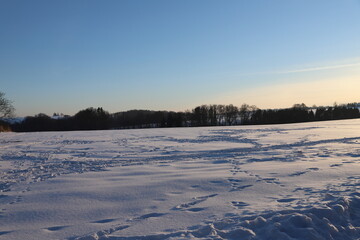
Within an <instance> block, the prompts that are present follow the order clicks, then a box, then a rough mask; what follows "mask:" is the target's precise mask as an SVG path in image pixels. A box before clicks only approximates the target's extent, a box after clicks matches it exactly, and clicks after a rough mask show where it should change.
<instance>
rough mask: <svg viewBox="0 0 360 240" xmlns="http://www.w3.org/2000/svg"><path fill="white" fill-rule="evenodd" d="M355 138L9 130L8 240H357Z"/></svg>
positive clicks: (3, 162)
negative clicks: (13, 131)
mask: <svg viewBox="0 0 360 240" xmlns="http://www.w3.org/2000/svg"><path fill="white" fill-rule="evenodd" d="M359 133H360V120H346V121H331V122H317V123H303V124H288V125H269V126H248V127H244V126H239V127H213V128H173V129H146V130H118V131H92V132H51V133H1V134H0V169H1V172H0V239H28V240H31V239H36V240H39V239H46V240H48V239H69V240H70V239H72V240H75V239H78V240H79V239H81V240H85V239H90V240H94V239H100V240H103V239H113V240H115V239H153V240H155V239H156V240H159V239H292V240H293V239H307V240H308V239H359V238H360V193H359V192H358V190H359V186H360V174H359V173H360V171H359V170H360V165H359V164H360V135H359Z"/></svg>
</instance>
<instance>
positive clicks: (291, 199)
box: [276, 198, 296, 203]
mask: <svg viewBox="0 0 360 240" xmlns="http://www.w3.org/2000/svg"><path fill="white" fill-rule="evenodd" d="M295 200H296V198H283V199H278V200H276V201H277V202H279V203H288V202H293V201H295Z"/></svg>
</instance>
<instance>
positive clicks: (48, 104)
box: [0, 0, 360, 116]
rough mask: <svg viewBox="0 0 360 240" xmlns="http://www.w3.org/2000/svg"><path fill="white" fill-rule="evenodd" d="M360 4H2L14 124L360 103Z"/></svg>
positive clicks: (199, 0)
mask: <svg viewBox="0 0 360 240" xmlns="http://www.w3.org/2000/svg"><path fill="white" fill-rule="evenodd" d="M359 90H360V0H344V1H338V0H317V1H313V0H302V1H300V0H294V1H289V0H273V1H268V0H251V1H250V0H249V1H246V0H241V1H239V0H226V1H222V0H195V1H194V0H170V1H169V0H151V1H148V0H121V1H118V0H105V1H103V0H75V1H74V0H61V1H60V0H54V1H48V0H32V1H28V0H0V91H2V92H4V93H5V94H6V97H7V98H8V99H10V100H12V101H13V105H14V107H15V108H16V115H17V116H30V115H35V114H38V113H45V114H48V115H52V114H53V113H55V112H56V113H64V114H69V115H73V114H75V113H76V112H78V111H79V110H82V109H85V108H87V107H103V108H104V109H105V110H107V111H109V112H118V111H126V110H130V109H149V110H171V111H184V110H187V109H192V108H194V107H196V106H198V105H201V104H234V105H236V106H240V105H241V104H243V103H247V104H250V105H256V106H258V107H259V108H282V107H291V106H292V105H293V104H295V103H305V104H307V105H308V106H312V105H314V104H315V105H332V104H333V103H334V102H337V103H349V102H360V94H359Z"/></svg>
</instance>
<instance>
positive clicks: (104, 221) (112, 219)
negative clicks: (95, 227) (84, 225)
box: [92, 218, 116, 223]
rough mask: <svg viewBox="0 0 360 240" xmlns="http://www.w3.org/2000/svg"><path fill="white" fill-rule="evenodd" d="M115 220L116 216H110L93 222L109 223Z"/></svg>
mask: <svg viewBox="0 0 360 240" xmlns="http://www.w3.org/2000/svg"><path fill="white" fill-rule="evenodd" d="M115 220H116V219H115V218H108V219H102V220H98V221H94V222H92V223H109V222H113V221H115Z"/></svg>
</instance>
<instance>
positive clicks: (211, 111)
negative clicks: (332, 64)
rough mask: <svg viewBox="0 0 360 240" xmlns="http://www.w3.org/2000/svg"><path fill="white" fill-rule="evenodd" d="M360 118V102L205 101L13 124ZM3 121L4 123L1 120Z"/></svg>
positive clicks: (92, 126)
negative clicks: (187, 106)
mask: <svg viewBox="0 0 360 240" xmlns="http://www.w3.org/2000/svg"><path fill="white" fill-rule="evenodd" d="M352 118H360V111H359V108H358V104H346V105H336V104H335V105H334V106H331V107H307V106H306V105H305V104H295V105H293V107H291V108H286V109H266V110H262V109H259V108H257V107H256V106H250V105H248V104H243V105H241V106H240V107H236V106H234V105H232V104H229V105H216V104H214V105H201V106H197V107H195V108H194V109H192V110H190V111H184V112H173V111H150V110H130V111H125V112H118V113H109V112H108V111H106V110H104V109H103V108H101V107H100V108H92V107H91V108H87V109H84V110H81V111H79V112H78V113H76V114H75V115H74V116H62V117H59V116H57V114H54V116H53V117H50V116H48V115H46V114H41V113H40V114H38V115H35V116H31V117H26V118H25V119H24V120H23V121H21V122H19V123H13V124H10V126H9V127H10V128H11V129H12V130H13V131H15V132H30V131H73V130H107V129H133V128H159V127H199V126H232V125H250V124H251V125H254V124H282V123H297V122H310V121H324V120H339V119H352ZM0 125H1V124H0Z"/></svg>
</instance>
